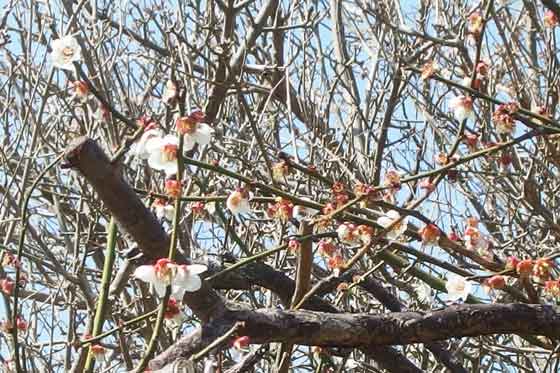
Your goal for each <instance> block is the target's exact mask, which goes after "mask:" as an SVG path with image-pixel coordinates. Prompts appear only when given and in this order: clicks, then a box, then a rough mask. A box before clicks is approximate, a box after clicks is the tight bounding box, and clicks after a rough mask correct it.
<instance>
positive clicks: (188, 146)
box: [183, 135, 196, 152]
mask: <svg viewBox="0 0 560 373" xmlns="http://www.w3.org/2000/svg"><path fill="white" fill-rule="evenodd" d="M195 144H196V138H195V137H194V136H191V135H185V136H184V137H183V152H188V151H189V150H192V148H194V145H195Z"/></svg>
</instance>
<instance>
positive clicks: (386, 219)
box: [377, 210, 408, 240]
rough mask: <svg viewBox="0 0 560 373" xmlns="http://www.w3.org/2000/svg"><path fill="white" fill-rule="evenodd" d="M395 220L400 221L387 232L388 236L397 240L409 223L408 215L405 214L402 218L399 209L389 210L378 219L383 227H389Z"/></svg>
mask: <svg viewBox="0 0 560 373" xmlns="http://www.w3.org/2000/svg"><path fill="white" fill-rule="evenodd" d="M399 219H400V220H399ZM395 221H398V223H395V224H394V225H393V226H392V227H391V229H390V230H389V231H388V232H387V238H388V239H390V240H396V239H398V238H399V237H400V236H402V235H403V233H404V232H405V231H406V227H407V225H408V217H407V216H405V217H403V218H402V219H401V215H400V214H399V213H398V211H395V210H389V211H387V212H386V213H385V215H384V216H381V217H380V218H379V219H377V224H379V225H381V226H382V227H383V228H389V227H390V226H391V225H392V224H393V223H394V222H395Z"/></svg>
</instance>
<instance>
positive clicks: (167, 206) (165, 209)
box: [152, 198, 175, 221]
mask: <svg viewBox="0 0 560 373" xmlns="http://www.w3.org/2000/svg"><path fill="white" fill-rule="evenodd" d="M152 208H153V209H154V211H155V213H156V216H157V217H158V219H163V218H165V219H167V220H169V221H171V220H173V217H174V215H175V208H174V207H173V205H172V204H171V203H167V202H166V201H165V200H163V199H161V198H156V199H155V201H154V203H152Z"/></svg>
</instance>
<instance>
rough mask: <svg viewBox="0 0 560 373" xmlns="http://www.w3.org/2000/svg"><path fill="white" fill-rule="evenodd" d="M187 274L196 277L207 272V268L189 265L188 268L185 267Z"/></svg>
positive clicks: (199, 265)
mask: <svg viewBox="0 0 560 373" xmlns="http://www.w3.org/2000/svg"><path fill="white" fill-rule="evenodd" d="M187 268H188V270H189V273H192V274H195V275H198V274H201V273H204V272H206V271H207V270H208V267H206V266H205V265H202V264H191V265H189V266H187Z"/></svg>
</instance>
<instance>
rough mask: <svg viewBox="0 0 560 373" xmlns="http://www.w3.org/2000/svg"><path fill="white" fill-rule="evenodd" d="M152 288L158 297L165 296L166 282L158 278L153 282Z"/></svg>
mask: <svg viewBox="0 0 560 373" xmlns="http://www.w3.org/2000/svg"><path fill="white" fill-rule="evenodd" d="M153 285H154V289H155V290H156V293H157V295H158V296H159V297H162V298H163V297H164V296H165V290H167V284H166V283H165V282H163V281H161V280H159V279H156V281H154V282H153Z"/></svg>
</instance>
